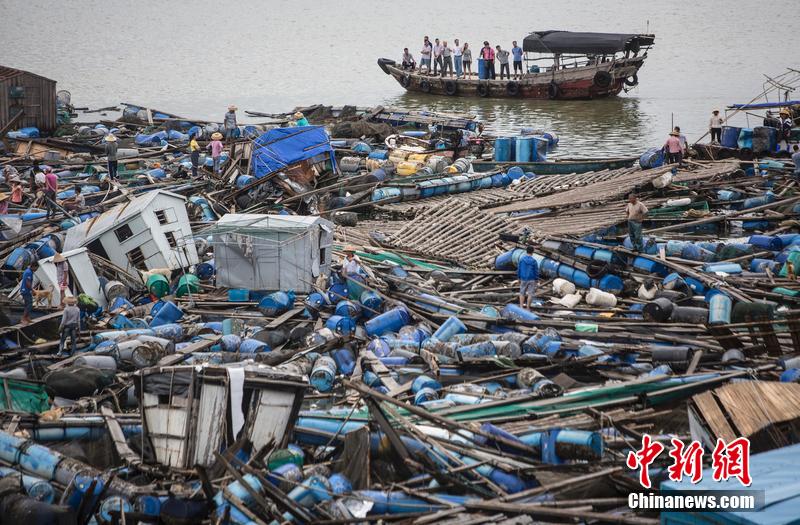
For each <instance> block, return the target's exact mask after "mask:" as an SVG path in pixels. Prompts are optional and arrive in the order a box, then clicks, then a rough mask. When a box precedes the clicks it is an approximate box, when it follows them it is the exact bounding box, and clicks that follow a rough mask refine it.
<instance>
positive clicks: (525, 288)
mask: <svg viewBox="0 0 800 525" xmlns="http://www.w3.org/2000/svg"><path fill="white" fill-rule="evenodd" d="M526 252H527V253H526V254H525V255H523V256H522V257H520V259H519V263H517V277H518V278H519V305H520V306H521V307H523V308H530V307H531V302H532V301H533V296H534V295H535V294H536V285H537V284H538V283H539V265H538V264H537V263H536V259H534V258H533V246H528V249H527V250H526Z"/></svg>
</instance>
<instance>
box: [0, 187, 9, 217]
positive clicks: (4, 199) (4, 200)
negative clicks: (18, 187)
mask: <svg viewBox="0 0 800 525" xmlns="http://www.w3.org/2000/svg"><path fill="white" fill-rule="evenodd" d="M8 199H9V197H8V193H6V192H4V191H0V215H5V214H7V213H8Z"/></svg>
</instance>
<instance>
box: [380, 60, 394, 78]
mask: <svg viewBox="0 0 800 525" xmlns="http://www.w3.org/2000/svg"><path fill="white" fill-rule="evenodd" d="M394 65H396V62H395V61H394V60H392V59H390V58H379V59H378V66H380V68H381V70H382V71H383V72H384V73H386V74H387V75H388V74H389V68H388V67H387V66H394Z"/></svg>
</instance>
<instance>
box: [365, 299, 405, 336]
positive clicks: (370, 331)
mask: <svg viewBox="0 0 800 525" xmlns="http://www.w3.org/2000/svg"><path fill="white" fill-rule="evenodd" d="M410 323H411V316H410V315H409V314H408V311H407V310H406V309H405V308H403V307H400V306H399V307H396V308H392V309H391V310H388V311H386V312H384V313H382V314H380V315H377V316H375V317H373V318H372V319H370V320H369V321H367V322H366V323H364V329H365V330H366V331H367V335H368V336H370V337H375V336H379V335H383V334H385V333H386V332H396V331H398V330H400V328H402V327H403V326H405V325H407V324H410Z"/></svg>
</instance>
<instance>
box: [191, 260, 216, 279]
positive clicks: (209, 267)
mask: <svg viewBox="0 0 800 525" xmlns="http://www.w3.org/2000/svg"><path fill="white" fill-rule="evenodd" d="M195 272H196V273H197V277H199V278H200V279H201V280H203V281H206V280H208V279H211V278H212V277H214V272H216V268H215V266H214V260H213V259H212V260H210V261H207V262H202V263H200V264H198V265H197V268H196V269H195Z"/></svg>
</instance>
